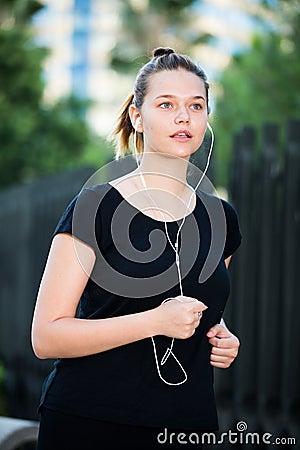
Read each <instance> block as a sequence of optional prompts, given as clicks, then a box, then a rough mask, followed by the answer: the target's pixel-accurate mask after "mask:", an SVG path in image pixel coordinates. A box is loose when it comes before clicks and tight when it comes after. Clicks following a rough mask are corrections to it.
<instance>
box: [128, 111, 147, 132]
mask: <svg viewBox="0 0 300 450" xmlns="http://www.w3.org/2000/svg"><path fill="white" fill-rule="evenodd" d="M129 116H130V120H131V123H132V126H133V128H134V129H135V131H137V132H138V133H142V132H143V131H144V130H143V124H142V118H141V113H140V111H139V110H138V109H137V107H136V106H135V105H130V107H129Z"/></svg>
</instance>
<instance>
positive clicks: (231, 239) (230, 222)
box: [222, 200, 242, 259]
mask: <svg viewBox="0 0 300 450" xmlns="http://www.w3.org/2000/svg"><path fill="white" fill-rule="evenodd" d="M222 203H223V207H224V212H225V217H226V227H227V232H226V242H225V247H224V259H226V258H228V257H229V256H231V255H232V254H233V253H234V252H235V251H236V250H237V249H238V248H239V246H240V245H241V241H242V234H241V230H240V226H239V220H238V215H237V212H236V210H235V208H234V207H233V206H232V205H231V204H230V203H229V202H227V201H225V200H222Z"/></svg>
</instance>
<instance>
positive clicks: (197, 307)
mask: <svg viewBox="0 0 300 450" xmlns="http://www.w3.org/2000/svg"><path fill="white" fill-rule="evenodd" d="M207 308H208V307H207V306H206V305H205V304H204V303H203V302H200V301H199V300H197V302H195V304H194V305H192V311H193V312H194V313H202V312H203V311H205V310H206V309H207Z"/></svg>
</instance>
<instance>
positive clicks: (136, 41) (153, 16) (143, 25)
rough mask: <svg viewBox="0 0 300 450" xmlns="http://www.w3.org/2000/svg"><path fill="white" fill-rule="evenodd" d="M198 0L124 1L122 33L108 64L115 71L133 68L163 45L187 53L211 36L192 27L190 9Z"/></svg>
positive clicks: (134, 69) (199, 1)
mask: <svg viewBox="0 0 300 450" xmlns="http://www.w3.org/2000/svg"><path fill="white" fill-rule="evenodd" d="M200 3H201V0H196V1H195V0H165V1H160V0H124V1H123V2H122V8H121V11H120V16H121V19H122V31H121V33H122V35H121V36H119V39H118V42H117V44H116V45H115V47H114V48H113V49H112V51H111V66H112V67H113V68H114V69H115V70H117V71H123V72H131V71H136V70H137V69H138V68H139V67H140V66H141V64H143V63H145V62H146V61H147V60H148V57H149V55H150V52H151V51H152V50H153V49H154V48H155V47H159V46H161V45H162V42H164V43H165V44H164V45H165V46H170V47H174V48H176V49H177V50H178V51H180V52H183V53H185V52H186V53H188V52H190V51H191V50H192V49H193V47H194V46H195V45H197V44H201V43H207V42H209V41H210V40H212V39H213V36H212V35H210V34H208V33H204V32H201V30H199V29H198V28H197V27H195V26H191V25H192V24H193V22H194V18H195V15H194V14H193V13H192V11H191V8H192V7H193V5H195V4H197V6H198V7H199V4H200Z"/></svg>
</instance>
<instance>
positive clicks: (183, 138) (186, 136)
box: [170, 130, 192, 142]
mask: <svg viewBox="0 0 300 450" xmlns="http://www.w3.org/2000/svg"><path fill="white" fill-rule="evenodd" d="M170 137H171V138H172V139H175V140H176V141H178V142H187V141H189V140H190V139H191V137H192V135H191V133H190V132H189V131H187V130H180V131H176V133H174V134H172V135H171V136H170Z"/></svg>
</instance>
